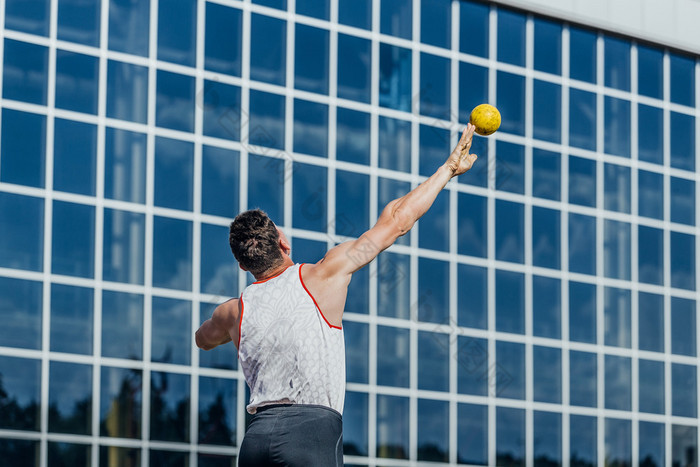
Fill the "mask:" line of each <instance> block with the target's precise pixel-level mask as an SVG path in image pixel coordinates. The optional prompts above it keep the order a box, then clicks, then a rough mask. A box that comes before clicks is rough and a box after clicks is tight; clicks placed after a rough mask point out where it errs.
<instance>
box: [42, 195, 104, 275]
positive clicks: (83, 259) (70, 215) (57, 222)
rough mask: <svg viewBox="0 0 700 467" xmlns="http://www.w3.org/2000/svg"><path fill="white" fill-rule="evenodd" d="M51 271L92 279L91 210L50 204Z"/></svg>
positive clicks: (87, 207) (61, 204) (93, 243)
mask: <svg viewBox="0 0 700 467" xmlns="http://www.w3.org/2000/svg"><path fill="white" fill-rule="evenodd" d="M51 239H52V240H51V244H52V248H51V272H53V273H54V274H66V275H70V276H79V277H93V275H94V267H95V256H94V255H95V252H94V248H95V208H94V207H93V206H85V205H82V204H74V203H66V202H63V201H54V204H53V228H52V236H51Z"/></svg>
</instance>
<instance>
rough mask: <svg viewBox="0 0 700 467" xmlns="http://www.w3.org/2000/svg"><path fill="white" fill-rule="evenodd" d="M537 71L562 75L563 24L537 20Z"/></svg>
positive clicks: (535, 64)
mask: <svg viewBox="0 0 700 467" xmlns="http://www.w3.org/2000/svg"><path fill="white" fill-rule="evenodd" d="M534 23H535V62H534V67H535V70H539V71H544V72H547V73H553V74H555V75H559V74H561V30H562V27H561V24H560V23H555V22H553V21H547V20H545V19H541V18H535V20H534Z"/></svg>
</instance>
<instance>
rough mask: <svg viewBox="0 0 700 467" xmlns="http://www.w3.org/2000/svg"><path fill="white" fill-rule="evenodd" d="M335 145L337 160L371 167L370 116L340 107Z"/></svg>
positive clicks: (337, 116)
mask: <svg viewBox="0 0 700 467" xmlns="http://www.w3.org/2000/svg"><path fill="white" fill-rule="evenodd" d="M335 144H336V146H335V158H336V159H337V160H340V161H346V162H355V163H358V164H364V165H369V152H370V116H369V114H367V113H364V112H359V111H356V110H350V109H345V108H343V107H338V108H337V109H336V137H335Z"/></svg>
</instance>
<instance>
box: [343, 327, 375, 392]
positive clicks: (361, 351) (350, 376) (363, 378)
mask: <svg viewBox="0 0 700 467" xmlns="http://www.w3.org/2000/svg"><path fill="white" fill-rule="evenodd" d="M343 330H344V332H345V348H346V352H345V363H346V367H347V380H348V381H352V382H353V383H367V382H368V381H369V325H367V324H365V323H356V322H354V321H346V322H344V323H343Z"/></svg>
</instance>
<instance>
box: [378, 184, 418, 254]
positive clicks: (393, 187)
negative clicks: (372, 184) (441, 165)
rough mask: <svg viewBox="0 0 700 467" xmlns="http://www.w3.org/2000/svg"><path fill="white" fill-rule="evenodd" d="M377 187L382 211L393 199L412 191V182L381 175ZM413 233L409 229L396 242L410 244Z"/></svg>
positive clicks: (379, 208)
mask: <svg viewBox="0 0 700 467" xmlns="http://www.w3.org/2000/svg"><path fill="white" fill-rule="evenodd" d="M377 188H378V190H377V191H378V196H377V212H378V213H381V212H382V211H384V208H385V206H386V205H387V204H389V203H390V202H391V201H393V200H395V199H397V198H400V197H402V196H403V195H405V194H406V193H408V192H409V191H411V184H410V183H409V182H402V181H399V180H393V179H391V178H382V177H380V178H379V180H378V187H377ZM412 235H413V234H412V233H411V231H409V232H408V233H407V234H406V235H403V236H401V237H399V238H397V239H396V241H395V242H394V243H397V244H399V245H408V244H409V242H410V239H411V236H412Z"/></svg>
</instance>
